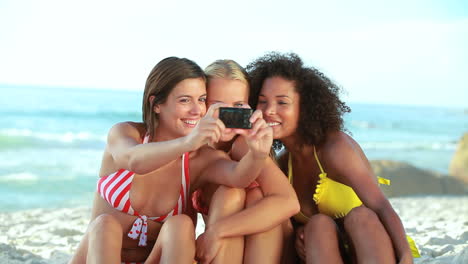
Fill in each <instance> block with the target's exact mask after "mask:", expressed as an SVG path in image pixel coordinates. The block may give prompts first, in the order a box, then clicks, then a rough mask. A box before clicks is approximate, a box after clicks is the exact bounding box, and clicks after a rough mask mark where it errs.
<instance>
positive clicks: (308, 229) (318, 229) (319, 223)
mask: <svg viewBox="0 0 468 264" xmlns="http://www.w3.org/2000/svg"><path fill="white" fill-rule="evenodd" d="M330 231H336V224H335V221H334V220H333V219H332V218H331V217H329V216H328V215H324V214H315V215H313V216H312V217H310V219H309V221H307V224H306V225H305V227H304V233H306V234H308V235H309V236H310V235H314V234H318V233H322V232H330Z"/></svg>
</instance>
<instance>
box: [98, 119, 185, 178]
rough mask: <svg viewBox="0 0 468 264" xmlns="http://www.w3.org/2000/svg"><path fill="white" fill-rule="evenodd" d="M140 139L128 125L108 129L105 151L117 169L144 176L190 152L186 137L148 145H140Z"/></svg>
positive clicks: (123, 124)
mask: <svg viewBox="0 0 468 264" xmlns="http://www.w3.org/2000/svg"><path fill="white" fill-rule="evenodd" d="M140 137H141V136H140V133H139V131H138V130H137V129H136V128H135V127H134V126H132V125H131V124H130V123H118V124H116V125H114V126H113V127H112V128H111V129H110V131H109V134H108V138H107V150H108V151H109V152H110V153H111V155H112V157H113V158H114V161H115V163H116V164H117V166H118V167H119V168H123V169H127V170H130V171H133V172H135V173H138V174H145V173H149V172H151V171H153V170H156V169H158V168H160V167H162V166H163V165H165V164H167V163H169V162H170V161H172V160H175V159H177V158H179V157H180V155H182V153H184V152H186V151H190V150H191V149H190V148H191V146H190V144H187V142H186V141H187V139H188V137H181V138H177V139H174V140H169V141H163V142H152V143H148V144H141V142H140V141H141V139H140ZM149 161H151V162H149Z"/></svg>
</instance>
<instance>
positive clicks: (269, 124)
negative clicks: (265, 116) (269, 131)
mask: <svg viewBox="0 0 468 264" xmlns="http://www.w3.org/2000/svg"><path fill="white" fill-rule="evenodd" d="M279 124H280V123H278V122H268V123H267V125H268V126H277V125H279Z"/></svg>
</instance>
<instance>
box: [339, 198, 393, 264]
mask: <svg viewBox="0 0 468 264" xmlns="http://www.w3.org/2000/svg"><path fill="white" fill-rule="evenodd" d="M344 228H345V231H346V234H347V235H348V237H349V239H350V240H351V243H352V247H353V249H354V251H355V253H356V258H357V262H358V263H396V260H395V253H394V251H393V246H392V241H391V239H390V237H389V236H388V234H387V231H386V230H385V227H384V226H383V225H382V222H380V220H379V217H378V216H377V215H376V214H375V213H374V211H372V210H371V209H369V208H367V207H364V206H360V207H356V208H354V209H353V210H351V212H349V213H348V215H346V217H345V219H344Z"/></svg>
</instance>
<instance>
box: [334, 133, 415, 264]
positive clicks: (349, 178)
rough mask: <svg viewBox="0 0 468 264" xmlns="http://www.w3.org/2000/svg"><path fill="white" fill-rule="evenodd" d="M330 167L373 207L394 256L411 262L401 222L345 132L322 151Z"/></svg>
mask: <svg viewBox="0 0 468 264" xmlns="http://www.w3.org/2000/svg"><path fill="white" fill-rule="evenodd" d="M325 153H326V154H325V160H326V162H327V166H328V167H329V168H334V170H335V173H337V175H339V177H340V179H342V180H343V183H344V184H347V185H349V186H351V187H352V188H353V189H354V191H355V192H356V194H357V195H358V196H359V198H360V199H361V200H362V202H363V203H364V205H365V206H367V207H368V208H370V209H372V210H373V211H374V212H375V213H376V214H377V215H378V217H379V219H380V221H381V222H382V224H383V225H384V227H385V229H386V230H387V233H388V235H389V236H390V238H391V240H392V244H393V247H394V248H395V251H396V255H397V259H398V260H399V261H402V260H404V261H405V263H412V256H411V250H410V248H409V245H408V241H407V239H406V235H405V229H404V227H403V224H402V222H401V220H400V218H399V216H398V215H397V213H396V212H395V210H394V209H393V207H392V206H391V204H390V202H389V201H388V199H387V198H386V197H385V195H384V194H383V193H382V191H381V190H380V188H379V186H378V184H377V182H376V180H375V176H374V174H373V172H372V170H371V167H370V165H369V163H368V161H367V158H365V156H364V153H363V152H362V150H361V148H360V147H359V145H358V144H357V143H356V142H355V141H354V140H353V139H352V138H350V137H349V136H347V135H346V134H344V133H341V135H338V136H337V137H336V142H334V143H333V144H332V145H331V146H330V147H329V148H327V149H326V151H325Z"/></svg>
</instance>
